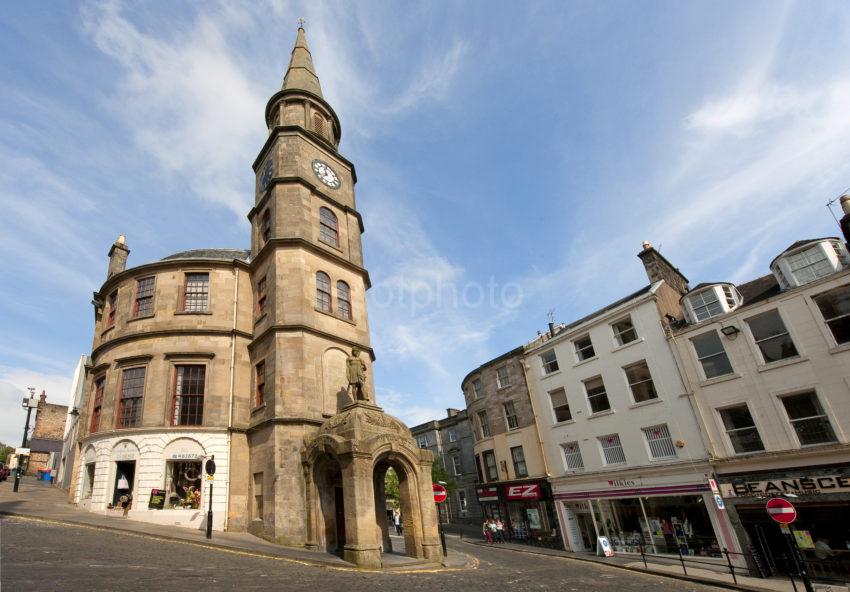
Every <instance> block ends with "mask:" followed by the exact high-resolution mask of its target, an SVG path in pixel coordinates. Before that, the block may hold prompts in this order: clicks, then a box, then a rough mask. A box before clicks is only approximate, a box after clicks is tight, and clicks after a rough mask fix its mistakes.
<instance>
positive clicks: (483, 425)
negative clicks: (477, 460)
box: [475, 409, 493, 438]
mask: <svg viewBox="0 0 850 592" xmlns="http://www.w3.org/2000/svg"><path fill="white" fill-rule="evenodd" d="M475 415H476V416H477V417H478V433H479V434H481V437H482V438H490V437H491V436H492V434H493V432H492V431H491V430H490V418H488V417H487V410H486V409H483V410H481V411H479V412H478V413H476V414H475ZM482 415H483V416H484V419H483V420H482V419H481V416H482Z"/></svg>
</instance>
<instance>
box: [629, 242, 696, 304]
mask: <svg viewBox="0 0 850 592" xmlns="http://www.w3.org/2000/svg"><path fill="white" fill-rule="evenodd" d="M638 257H640V260H641V261H642V262H643V267H644V268H645V269H646V276H647V277H648V278H649V281H650V282H651V283H653V284H654V283H655V282H657V281H660V280H664V281H665V282H667V285H668V286H670V287H671V288H673V289H674V290H676V291H677V292H678V293H679V294H682V295H685V294H687V293H688V278H686V277H685V276H684V275H682V272H680V271H679V270H678V269H677V268H675V267H673V265H672V264H671V263H670V262H669V261H667V259H665V258H664V256H663V255H662V254H661V253H659V252H658V251H656V250H655V247H653V246H652V243H650V242H649V241H643V250H642V251H641V252H640V253H638Z"/></svg>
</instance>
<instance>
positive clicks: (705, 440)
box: [667, 335, 715, 463]
mask: <svg viewBox="0 0 850 592" xmlns="http://www.w3.org/2000/svg"><path fill="white" fill-rule="evenodd" d="M667 340H668V342H669V345H670V351H671V352H673V361H674V362H675V363H676V369H677V370H678V371H679V376H680V377H681V378H682V385H683V386H684V387H685V396H686V397H687V398H688V403H690V406H691V412H692V413H693V414H694V417H695V419H696V420H697V423H698V424H699V428H700V429H699V430H698V431H699V435H700V439H701V440H702V445H703V448H705V451H706V452H707V453H708V460H709V463H711V461H712V459H714V457H715V454H714V447H713V445H712V443H711V440H710V439H709V437H708V424H707V423H706V422H705V419H704V417H703V414H702V409H700V405H699V400H698V399H697V395H696V393H695V392H694V391H693V390H691V389H690V388H688V387H689V381H688V375H687V374H686V373H685V365H684V363H683V362H682V358H681V356H680V355H679V348H678V347H677V345H676V337H675V336H673V335H670V336H669V337H667Z"/></svg>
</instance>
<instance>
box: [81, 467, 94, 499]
mask: <svg viewBox="0 0 850 592" xmlns="http://www.w3.org/2000/svg"><path fill="white" fill-rule="evenodd" d="M94 468H95V463H93V462H92V463H87V464H86V476H85V480H84V482H83V498H90V497H91V491H92V487H93V486H94Z"/></svg>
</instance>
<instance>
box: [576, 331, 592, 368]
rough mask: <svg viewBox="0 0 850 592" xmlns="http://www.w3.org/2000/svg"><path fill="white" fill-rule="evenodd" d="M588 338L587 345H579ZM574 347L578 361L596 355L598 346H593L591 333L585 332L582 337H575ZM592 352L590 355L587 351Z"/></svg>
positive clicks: (590, 358)
mask: <svg viewBox="0 0 850 592" xmlns="http://www.w3.org/2000/svg"><path fill="white" fill-rule="evenodd" d="M585 340H587V345H584V346H579V342H580V341H585ZM573 349H574V350H575V356H576V362H585V361H587V360H592V359H593V358H595V357H596V348H594V347H593V340H592V339H591V338H590V333H585V334H584V335H582V336H581V337H576V338H575V339H573ZM588 350H590V352H591V354H590V355H589V356H588V355H586V354H587V351H588Z"/></svg>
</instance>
